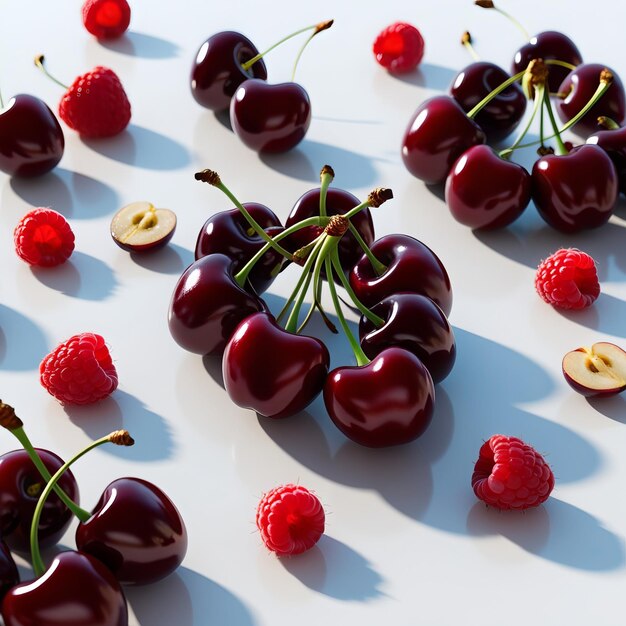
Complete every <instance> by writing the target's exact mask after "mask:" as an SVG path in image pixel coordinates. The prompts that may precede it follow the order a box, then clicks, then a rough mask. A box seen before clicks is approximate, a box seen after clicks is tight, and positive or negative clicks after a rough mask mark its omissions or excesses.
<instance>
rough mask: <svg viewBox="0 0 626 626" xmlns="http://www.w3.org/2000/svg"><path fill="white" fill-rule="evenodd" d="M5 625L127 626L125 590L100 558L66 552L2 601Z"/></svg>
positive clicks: (14, 588) (14, 589)
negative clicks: (34, 578) (44, 570)
mask: <svg viewBox="0 0 626 626" xmlns="http://www.w3.org/2000/svg"><path fill="white" fill-rule="evenodd" d="M2 617H3V618H4V623H5V626H26V625H31V624H41V625H43V624H45V626H70V625H71V626H127V625H128V609H127V606H126V598H125V597H124V594H123V593H122V589H121V587H120V585H119V583H118V582H117V580H116V579H115V577H114V576H113V574H111V572H110V571H109V570H108V569H107V568H106V567H105V566H104V565H103V564H102V563H100V561H98V560H97V559H95V558H93V557H92V556H89V555H87V554H82V553H80V552H62V553H61V554H58V555H57V556H56V557H55V558H54V559H53V561H52V564H51V565H50V567H49V568H48V570H47V571H46V573H45V574H43V575H42V576H40V577H39V578H37V579H36V580H34V581H29V582H26V583H22V584H21V585H17V586H16V587H13V589H11V590H10V591H9V592H8V593H7V595H6V596H5V598H4V600H3V602H2Z"/></svg>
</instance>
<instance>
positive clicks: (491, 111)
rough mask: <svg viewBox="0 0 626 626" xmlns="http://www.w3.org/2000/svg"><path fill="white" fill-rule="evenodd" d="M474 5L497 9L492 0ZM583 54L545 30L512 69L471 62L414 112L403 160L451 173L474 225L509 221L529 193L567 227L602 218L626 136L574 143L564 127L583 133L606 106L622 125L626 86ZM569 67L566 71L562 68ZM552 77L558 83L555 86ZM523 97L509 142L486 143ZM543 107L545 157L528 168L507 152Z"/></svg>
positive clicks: (456, 199) (508, 124)
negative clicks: (565, 137)
mask: <svg viewBox="0 0 626 626" xmlns="http://www.w3.org/2000/svg"><path fill="white" fill-rule="evenodd" d="M477 4H480V6H489V7H490V8H494V7H493V3H491V2H482V1H481V2H477ZM470 42H471V38H470V37H469V34H468V33H466V34H465V36H464V38H463V43H464V44H465V45H467V46H468V47H470V48H471V46H470ZM537 55H542V58H539V57H538V56H537ZM524 63H527V65H526V67H524V66H523V64H524ZM581 63H582V59H581V57H580V53H579V52H578V49H577V48H576V46H575V45H574V44H573V42H571V40H570V39H569V38H567V37H566V36H565V35H562V34H561V33H556V32H553V31H548V32H545V33H540V34H539V35H537V36H536V37H533V38H532V39H531V40H530V41H529V43H528V44H527V45H526V46H524V47H523V48H522V49H520V51H518V53H517V54H516V55H515V61H514V64H513V71H514V72H515V73H514V74H513V76H509V75H507V74H506V72H505V71H504V70H502V69H501V68H499V67H498V66H495V65H494V64H490V63H478V62H477V63H474V64H472V65H470V66H469V67H468V68H466V69H465V70H463V72H461V73H460V74H459V76H458V77H457V78H456V80H455V81H454V82H453V86H452V88H451V96H450V97H448V96H437V97H435V98H432V99H430V100H428V101H426V102H425V103H423V104H422V105H421V106H420V107H419V108H418V109H417V111H416V112H415V114H414V116H413V118H412V120H411V122H410V123H409V126H408V128H407V130H406V133H405V136H404V140H403V148H402V155H403V159H404V163H405V165H406V166H407V168H408V169H409V171H410V172H411V173H412V174H413V175H415V176H416V177H417V178H420V179H421V180H423V181H425V182H426V183H427V184H441V183H443V182H445V183H446V187H445V196H446V202H447V204H448V206H449V208H450V211H451V213H452V215H453V216H454V217H455V218H456V219H457V220H458V221H459V222H461V223H463V224H465V225H467V226H469V227H471V228H475V229H495V228H502V227H505V226H508V225H509V224H511V223H512V222H513V221H514V220H515V219H517V218H518V217H519V216H520V215H521V214H522V213H523V211H524V210H525V208H526V206H527V205H528V204H529V202H530V200H531V198H532V199H533V200H534V203H535V205H536V207H537V209H538V211H539V214H540V215H541V217H542V218H543V219H544V220H545V221H546V222H547V223H548V224H549V225H550V226H552V227H554V228H556V229H558V230H560V231H562V232H576V231H579V230H583V229H588V228H595V227H598V226H600V225H602V224H604V223H605V222H606V221H607V220H608V219H609V218H610V216H611V215H612V212H613V208H614V205H615V202H616V199H617V194H618V187H620V186H621V187H622V188H624V187H623V183H622V182H621V178H622V177H623V170H624V161H625V159H624V155H625V154H626V144H625V143H624V139H625V138H626V137H623V136H622V133H621V131H617V132H616V131H600V132H598V133H595V134H594V135H592V136H591V137H590V138H589V139H588V140H587V144H588V145H582V146H576V147H574V148H570V149H568V148H567V147H566V145H565V144H564V143H563V141H562V140H561V138H560V134H561V133H562V132H564V131H565V130H567V129H570V128H572V129H573V130H574V131H575V132H577V133H579V134H581V135H583V136H586V135H588V134H589V133H590V132H592V130H594V129H596V128H598V124H597V121H596V120H597V118H598V116H609V115H610V117H611V119H610V120H607V121H606V122H605V124H606V125H607V126H609V125H611V126H617V124H614V122H613V121H612V120H617V121H619V122H620V123H621V122H622V121H623V120H624V117H625V115H626V106H625V96H624V89H623V86H622V83H621V81H620V80H619V78H618V77H617V76H616V75H615V74H614V73H613V72H612V71H610V70H609V69H608V68H605V67H604V66H601V65H598V64H581ZM577 64H578V65H577ZM576 65H577V66H576ZM519 68H522V69H519ZM563 72H568V73H566V74H565V76H563ZM556 78H558V79H559V81H560V83H559V85H558V87H554V83H555V82H556ZM518 83H521V86H520V84H518ZM554 89H558V92H557V93H556V94H555V95H556V100H557V110H558V113H559V116H560V118H561V119H562V120H563V121H564V122H565V125H564V126H563V127H562V128H561V129H559V128H558V127H557V124H556V121H555V116H554V113H553V110H552V103H551V99H550V95H551V94H552V93H553V90H554ZM527 97H528V98H529V99H531V100H534V106H533V112H532V115H531V116H530V119H529V121H528V123H527V124H526V127H525V128H524V129H523V130H522V132H521V133H520V134H519V136H518V137H517V139H516V140H515V142H514V143H513V145H512V146H511V147H509V148H507V149H505V150H501V151H500V152H497V151H495V150H494V149H492V148H491V147H489V146H487V145H484V144H485V143H486V142H487V141H488V140H489V141H498V140H501V139H502V138H504V137H505V136H506V135H508V134H509V133H510V132H512V131H513V130H514V129H515V128H516V127H517V125H518V124H519V122H520V120H521V117H522V115H523V113H524V111H525V109H526V98H527ZM544 112H545V113H546V117H547V118H549V121H550V124H551V126H552V130H553V135H552V137H554V138H556V144H557V154H554V150H552V149H551V148H548V147H547V146H546V145H545V141H546V140H547V139H550V138H552V137H545V136H544V130H543V127H544ZM537 114H538V115H539V118H540V142H539V143H540V144H541V147H540V149H539V153H540V155H541V158H539V159H538V160H537V161H536V162H535V164H534V167H533V170H532V174H529V173H528V171H527V170H526V169H525V168H523V167H522V166H520V165H518V164H516V163H514V162H512V161H510V160H509V159H510V156H511V154H512V153H513V151H514V150H516V149H518V148H520V147H526V146H527V145H532V144H522V140H523V138H524V136H525V135H526V133H527V132H528V130H529V128H530V126H531V124H532V122H533V120H534V119H535V118H536V117H537ZM602 119H606V118H605V117H603V118H602ZM611 133H613V134H611ZM598 146H599V147H601V148H602V147H604V146H607V147H606V148H605V149H598ZM616 167H617V168H618V170H617V171H616ZM620 167H621V170H620V169H619V168H620Z"/></svg>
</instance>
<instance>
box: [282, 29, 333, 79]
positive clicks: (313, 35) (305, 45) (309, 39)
mask: <svg viewBox="0 0 626 626" xmlns="http://www.w3.org/2000/svg"><path fill="white" fill-rule="evenodd" d="M333 22H334V20H327V21H326V22H320V23H319V24H318V25H317V26H316V28H315V30H314V31H313V33H311V35H310V37H309V38H308V39H307V40H306V41H305V42H304V43H303V44H302V47H301V48H300V50H298V54H297V55H296V60H295V61H294V64H293V70H292V71H291V82H294V80H295V78H296V70H297V69H298V63H300V57H301V56H302V53H303V52H304V49H305V48H306V47H307V46H308V45H309V43H310V42H311V39H313V37H315V35H317V34H318V33H321V32H322V31H323V30H327V29H328V28H330V27H331V26H332V25H333Z"/></svg>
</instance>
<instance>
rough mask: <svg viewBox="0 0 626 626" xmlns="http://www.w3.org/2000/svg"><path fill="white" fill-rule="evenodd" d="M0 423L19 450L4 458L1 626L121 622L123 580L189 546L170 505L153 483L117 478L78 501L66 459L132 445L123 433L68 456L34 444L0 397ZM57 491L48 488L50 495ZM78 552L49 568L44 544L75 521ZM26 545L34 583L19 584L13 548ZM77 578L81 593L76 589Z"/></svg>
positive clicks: (159, 568)
mask: <svg viewBox="0 0 626 626" xmlns="http://www.w3.org/2000/svg"><path fill="white" fill-rule="evenodd" d="M0 425H1V426H3V427H4V428H6V429H7V430H9V431H10V432H11V433H12V434H13V435H14V436H15V437H16V438H17V439H18V441H19V442H20V443H21V444H22V448H21V449H19V450H14V451H11V452H7V453H6V454H3V455H2V456H0V536H1V540H0V601H1V602H2V605H1V606H2V608H1V613H2V617H3V619H4V623H5V624H6V626H18V625H23V624H46V625H47V626H61V625H63V626H65V625H66V624H76V625H77V626H78V625H79V624H80V625H84V626H105V625H106V626H126V625H127V624H128V611H127V605H126V599H125V597H124V593H123V591H122V587H121V585H144V584H147V583H152V582H156V581H157V580H161V579H162V578H164V577H165V576H168V575H169V574H170V573H172V572H173V571H174V570H175V569H176V568H177V567H178V566H179V565H180V563H181V562H182V560H183V558H184V556H185V553H186V551H187V531H186V528H185V524H184V522H183V520H182V518H181V516H180V513H179V512H178V510H177V508H176V506H175V505H174V504H173V503H172V501H171V500H170V499H169V498H168V496H167V495H165V493H163V491H162V490H161V489H159V488H158V487H157V486H156V485H154V484H152V483H150V482H148V481H146V480H143V479H140V478H131V477H125V478H118V479H117V480H114V481H113V482H111V483H110V484H109V485H108V486H107V487H106V488H105V489H104V491H103V492H102V495H101V496H100V499H99V500H98V502H97V504H96V505H95V507H94V508H93V510H92V512H91V513H90V512H88V511H85V510H84V509H82V508H81V507H80V506H79V505H78V499H79V491H78V485H77V483H76V480H75V478H74V475H73V474H72V472H71V471H70V469H69V468H70V467H71V465H73V463H74V462H75V461H77V460H78V459H79V458H81V457H82V456H83V455H85V454H86V453H88V452H89V451H90V450H92V449H94V448H96V447H98V446H100V445H103V444H105V443H114V444H117V445H124V446H129V445H133V443H134V441H133V439H132V438H131V437H130V435H129V434H128V432H127V431H115V432H113V433H110V434H109V435H107V436H105V437H102V438H101V439H98V440H96V441H94V442H92V443H91V444H90V445H88V446H87V447H86V448H85V449H84V450H81V451H80V452H79V453H78V454H76V455H75V456H74V457H73V458H71V459H70V460H69V461H67V462H65V463H64V462H63V460H62V459H61V458H59V457H58V456H57V455H56V454H54V453H53V452H50V451H48V450H44V449H40V448H33V446H32V444H31V442H30V440H29V438H28V436H27V435H26V432H25V430H24V428H23V423H22V421H21V420H20V419H19V418H18V417H17V416H16V415H15V411H14V410H13V408H12V407H10V406H8V405H7V404H4V403H3V402H0ZM53 491H54V493H52V492H53ZM74 516H76V517H77V518H78V520H79V524H78V526H77V529H76V535H75V539H76V547H77V550H68V551H64V552H60V553H59V554H57V555H56V556H55V557H54V559H53V562H52V563H51V564H50V566H49V567H47V568H46V566H45V564H44V562H43V559H42V556H41V552H40V550H41V548H42V547H50V546H53V545H55V544H56V543H57V542H58V541H59V540H60V539H61V537H62V536H63V534H64V533H65V531H66V530H67V527H68V526H69V524H70V522H71V520H72V518H73V517H74ZM29 549H30V553H31V560H32V565H33V570H34V574H35V576H36V578H35V580H31V581H28V582H25V583H22V584H20V581H19V574H18V570H17V567H16V565H15V562H14V560H13V557H12V555H11V551H16V552H18V553H24V552H27V551H28V550H29ZM76 581H80V593H77V590H76V584H77V582H76Z"/></svg>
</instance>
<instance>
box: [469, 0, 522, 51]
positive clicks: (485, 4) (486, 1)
mask: <svg viewBox="0 0 626 626" xmlns="http://www.w3.org/2000/svg"><path fill="white" fill-rule="evenodd" d="M474 4H475V5H476V6H479V7H481V8H483V9H493V10H494V11H497V12H498V13H500V15H504V17H506V19H507V20H509V22H511V24H513V25H514V26H515V27H516V28H517V29H518V30H519V31H520V33H522V35H523V36H524V39H526V41H529V40H530V35H529V34H528V31H527V30H526V29H525V28H524V27H523V26H522V24H521V23H520V22H519V21H518V20H516V19H515V18H514V17H513V16H512V15H511V14H510V13H507V12H506V11H503V10H502V9H500V8H498V7H497V6H496V5H495V4H494V3H493V2H492V0H476V1H475V2H474Z"/></svg>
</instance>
